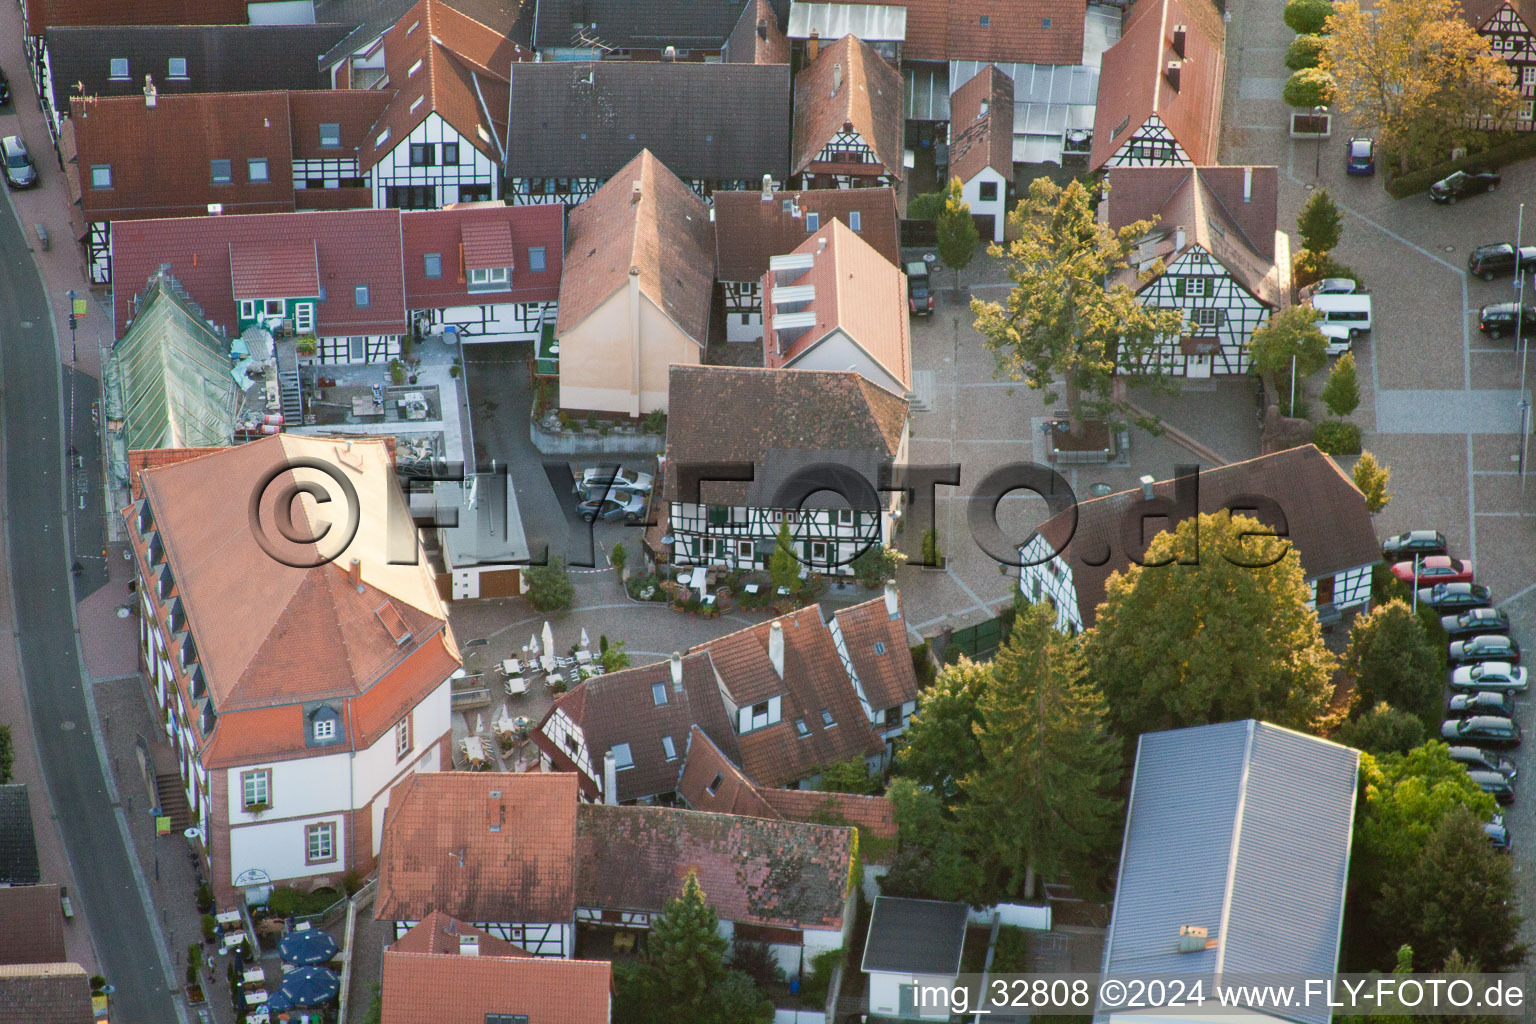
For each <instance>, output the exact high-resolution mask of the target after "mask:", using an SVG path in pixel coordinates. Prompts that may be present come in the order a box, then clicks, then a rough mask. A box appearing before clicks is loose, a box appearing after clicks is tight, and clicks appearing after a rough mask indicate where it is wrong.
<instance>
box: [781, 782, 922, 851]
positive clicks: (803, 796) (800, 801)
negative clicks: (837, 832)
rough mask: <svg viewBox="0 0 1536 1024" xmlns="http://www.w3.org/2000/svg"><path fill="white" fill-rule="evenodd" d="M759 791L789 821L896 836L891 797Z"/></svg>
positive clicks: (802, 790)
mask: <svg viewBox="0 0 1536 1024" xmlns="http://www.w3.org/2000/svg"><path fill="white" fill-rule="evenodd" d="M758 793H759V794H760V795H761V796H762V798H763V800H764V801H766V802H767V804H768V806H769V807H772V808H773V810H774V812H775V813H777V814H778V815H780V816H781V817H784V818H788V819H789V820H790V821H812V822H818V823H820V824H828V823H836V824H844V823H846V824H849V825H856V826H857V827H858V828H859V829H861V830H863V831H867V832H868V833H869V834H870V835H871V836H873V837H875V838H878V839H895V838H896V808H895V805H894V804H892V803H891V801H890V799H889V798H888V797H883V796H861V795H859V794H857V793H822V792H818V791H817V790H814V789H761V790H758Z"/></svg>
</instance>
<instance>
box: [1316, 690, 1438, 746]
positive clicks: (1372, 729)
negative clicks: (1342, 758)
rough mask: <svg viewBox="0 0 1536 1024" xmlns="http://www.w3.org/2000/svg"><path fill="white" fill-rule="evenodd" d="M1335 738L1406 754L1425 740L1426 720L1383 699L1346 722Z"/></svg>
mask: <svg viewBox="0 0 1536 1024" xmlns="http://www.w3.org/2000/svg"><path fill="white" fill-rule="evenodd" d="M1333 738H1334V739H1335V740H1337V741H1338V742H1340V743H1342V744H1344V745H1345V746H1347V747H1354V748H1356V749H1358V750H1363V751H1365V752H1366V753H1368V754H1406V753H1408V751H1410V750H1412V749H1413V748H1414V747H1416V746H1418V745H1419V744H1421V743H1423V742H1424V723H1423V722H1421V721H1419V720H1418V718H1416V717H1415V716H1413V715H1410V714H1409V713H1408V712H1406V711H1403V710H1401V709H1400V708H1395V707H1393V706H1392V705H1390V704H1388V703H1387V702H1386V701H1382V702H1381V703H1379V704H1377V705H1376V706H1375V707H1373V708H1371V709H1370V710H1369V711H1367V712H1365V713H1364V714H1362V715H1360V716H1359V717H1357V718H1352V719H1350V720H1349V721H1347V722H1345V723H1344V724H1343V725H1342V726H1340V727H1339V731H1338V732H1336V733H1334V734H1333Z"/></svg>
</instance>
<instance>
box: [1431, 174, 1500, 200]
mask: <svg viewBox="0 0 1536 1024" xmlns="http://www.w3.org/2000/svg"><path fill="white" fill-rule="evenodd" d="M1503 180H1504V178H1503V176H1502V175H1500V174H1499V173H1498V172H1497V171H1473V172H1472V173H1471V174H1468V173H1467V172H1466V171H1457V172H1456V173H1455V174H1452V175H1451V176H1450V177H1448V178H1441V179H1440V180H1439V181H1437V182H1435V183H1434V184H1433V185H1431V186H1429V198H1430V201H1431V202H1436V203H1455V202H1456V200H1458V199H1465V198H1467V197H1468V196H1477V195H1482V194H1483V193H1484V192H1492V191H1494V190H1495V189H1497V188H1498V187H1499V182H1501V181H1503Z"/></svg>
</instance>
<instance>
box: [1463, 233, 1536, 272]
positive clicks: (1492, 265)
mask: <svg viewBox="0 0 1536 1024" xmlns="http://www.w3.org/2000/svg"><path fill="white" fill-rule="evenodd" d="M1533 266H1536V245H1522V246H1521V247H1520V248H1519V250H1518V251H1517V250H1516V249H1515V247H1514V246H1513V245H1510V244H1509V243H1508V242H1498V243H1496V244H1494V245H1480V246H1478V247H1477V248H1475V249H1473V250H1472V251H1471V252H1470V253H1468V254H1467V271H1468V272H1469V273H1472V274H1475V275H1476V276H1478V277H1480V278H1482V279H1483V280H1484V281H1492V280H1493V279H1494V278H1495V277H1503V276H1504V275H1506V274H1513V273H1515V272H1516V271H1517V270H1518V271H1519V272H1521V273H1524V272H1525V271H1527V270H1530V269H1531V267H1533Z"/></svg>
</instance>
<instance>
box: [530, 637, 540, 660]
mask: <svg viewBox="0 0 1536 1024" xmlns="http://www.w3.org/2000/svg"><path fill="white" fill-rule="evenodd" d="M528 653H529V654H531V655H533V656H534V657H535V658H537V657H538V656H539V638H538V637H536V636H530V637H529V638H528Z"/></svg>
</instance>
